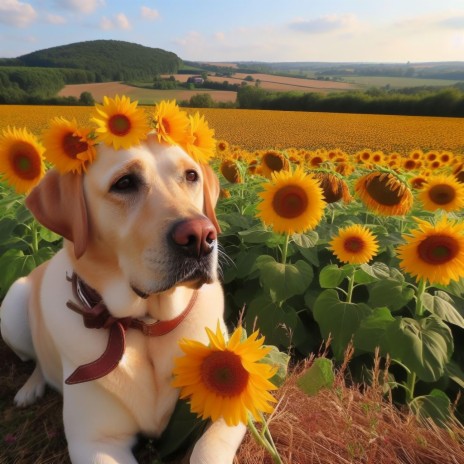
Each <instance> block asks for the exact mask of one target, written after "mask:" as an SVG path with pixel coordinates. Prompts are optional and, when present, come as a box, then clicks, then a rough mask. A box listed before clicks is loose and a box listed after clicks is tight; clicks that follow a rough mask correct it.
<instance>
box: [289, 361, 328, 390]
mask: <svg viewBox="0 0 464 464" xmlns="http://www.w3.org/2000/svg"><path fill="white" fill-rule="evenodd" d="M334 381H335V374H334V371H333V364H332V361H330V359H327V358H317V359H315V360H314V362H313V363H312V364H311V366H310V367H309V368H308V369H306V371H305V372H304V373H303V374H302V375H301V376H300V377H299V378H298V381H297V384H298V386H299V387H300V389H301V390H302V391H303V392H304V393H306V394H307V395H308V396H315V395H317V394H318V392H319V391H320V390H321V389H323V388H332V386H333V384H334Z"/></svg>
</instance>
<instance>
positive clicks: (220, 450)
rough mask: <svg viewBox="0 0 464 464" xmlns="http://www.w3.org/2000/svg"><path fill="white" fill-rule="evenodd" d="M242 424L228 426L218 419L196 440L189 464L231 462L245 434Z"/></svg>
mask: <svg viewBox="0 0 464 464" xmlns="http://www.w3.org/2000/svg"><path fill="white" fill-rule="evenodd" d="M245 432H246V427H245V425H243V424H240V425H236V426H234V427H229V426H227V425H226V424H225V422H224V421H223V420H222V419H220V420H218V421H216V422H214V423H213V424H212V425H211V426H210V427H209V428H208V429H207V430H206V432H205V433H204V434H203V436H202V437H201V438H200V439H199V440H198V442H197V443H196V444H195V447H194V448H193V452H192V455H191V456H190V464H232V462H233V460H234V456H235V453H236V452H237V449H238V447H239V446H240V443H241V441H242V439H243V436H244V435H245Z"/></svg>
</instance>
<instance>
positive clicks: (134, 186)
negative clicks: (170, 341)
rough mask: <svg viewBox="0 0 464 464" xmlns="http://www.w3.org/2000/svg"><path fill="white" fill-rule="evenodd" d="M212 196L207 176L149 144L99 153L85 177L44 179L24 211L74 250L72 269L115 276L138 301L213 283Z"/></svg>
mask: <svg viewBox="0 0 464 464" xmlns="http://www.w3.org/2000/svg"><path fill="white" fill-rule="evenodd" d="M218 194H219V183H218V180H217V177H216V176H215V174H214V172H213V171H212V170H211V168H209V167H208V166H203V165H201V166H200V165H199V164H197V163H196V162H195V161H194V160H193V159H192V158H191V157H190V156H188V155H187V154H186V153H185V152H184V151H183V150H182V149H181V148H180V147H178V146H173V145H165V144H160V143H158V142H157V141H156V138H155V136H150V137H149V139H148V140H147V141H146V142H145V143H143V144H141V145H139V146H136V147H132V148H130V149H128V150H117V151H115V150H113V149H112V148H109V147H107V146H105V145H99V147H98V154H97V157H96V160H95V161H94V162H93V163H92V164H91V165H90V167H89V168H88V170H87V172H86V173H85V175H82V176H81V175H75V174H66V175H60V174H59V173H58V172H56V171H55V170H51V171H49V172H48V173H47V175H46V176H45V177H44V179H43V180H42V181H41V182H40V184H39V185H38V186H37V187H36V188H35V189H34V190H33V191H32V192H31V193H30V194H29V196H28V198H27V200H26V204H27V206H28V207H29V209H30V210H31V211H32V213H33V214H34V216H35V217H36V218H37V219H38V221H39V222H40V223H42V224H43V225H44V226H45V227H47V228H49V229H50V230H52V231H54V232H56V233H58V234H60V235H62V236H63V237H64V238H65V239H67V240H69V241H70V242H72V244H73V247H72V250H73V251H74V256H75V259H76V260H79V261H76V262H81V261H82V262H86V263H87V265H88V264H91V265H94V266H96V267H97V268H99V269H101V272H111V270H114V269H115V268H117V269H118V272H119V273H120V274H122V275H123V276H124V278H125V280H126V282H128V284H129V285H130V286H131V287H132V289H133V290H134V292H135V293H137V294H138V295H139V296H143V297H144V296H148V295H151V294H153V293H159V292H162V291H165V290H168V289H170V288H172V287H174V286H175V285H178V284H181V283H182V284H190V285H192V286H199V285H201V284H202V283H205V282H212V281H214V280H215V279H216V277H217V275H216V274H217V233H218V230H219V226H218V224H217V220H216V216H215V214H214V207H215V205H216V201H217V198H218Z"/></svg>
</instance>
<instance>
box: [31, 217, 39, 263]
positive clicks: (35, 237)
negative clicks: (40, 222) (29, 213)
mask: <svg viewBox="0 0 464 464" xmlns="http://www.w3.org/2000/svg"><path fill="white" fill-rule="evenodd" d="M31 235H32V237H31V249H32V254H34V255H35V254H37V253H38V252H39V232H38V229H37V221H36V220H35V219H33V220H32V224H31Z"/></svg>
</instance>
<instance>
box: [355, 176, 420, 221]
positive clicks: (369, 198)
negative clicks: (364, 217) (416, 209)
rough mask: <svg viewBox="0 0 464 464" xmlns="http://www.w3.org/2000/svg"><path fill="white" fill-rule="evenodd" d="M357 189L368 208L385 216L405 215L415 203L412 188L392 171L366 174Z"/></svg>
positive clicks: (358, 181)
mask: <svg viewBox="0 0 464 464" xmlns="http://www.w3.org/2000/svg"><path fill="white" fill-rule="evenodd" d="M355 191H356V193H357V194H358V195H359V197H360V198H361V201H362V202H363V203H364V204H365V205H366V207H367V208H368V209H370V210H372V211H374V212H376V213H377V214H380V215H384V216H390V215H393V216H395V215H404V214H406V213H407V212H408V211H409V210H410V209H411V207H412V203H413V196H412V193H411V190H410V189H409V188H408V186H407V185H406V184H405V183H404V182H402V181H401V180H400V179H398V177H396V176H395V175H393V174H392V173H385V172H380V171H374V172H371V173H369V174H366V175H364V176H362V177H360V178H359V179H358V180H357V182H356V185H355Z"/></svg>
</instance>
